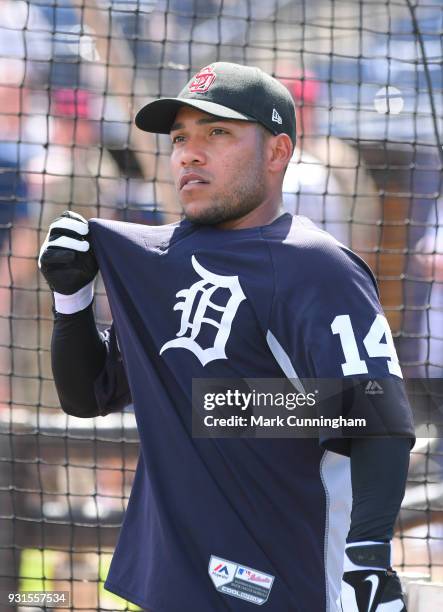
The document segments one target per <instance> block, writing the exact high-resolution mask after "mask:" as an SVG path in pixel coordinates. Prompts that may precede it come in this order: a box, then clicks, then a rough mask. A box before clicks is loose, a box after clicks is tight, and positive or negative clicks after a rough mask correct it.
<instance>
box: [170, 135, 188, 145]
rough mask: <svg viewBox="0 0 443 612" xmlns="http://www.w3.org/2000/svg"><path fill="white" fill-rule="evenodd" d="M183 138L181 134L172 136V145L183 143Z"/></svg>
mask: <svg viewBox="0 0 443 612" xmlns="http://www.w3.org/2000/svg"><path fill="white" fill-rule="evenodd" d="M184 140H185V137H184V136H182V135H181V134H177V136H173V138H172V144H178V143H180V142H184Z"/></svg>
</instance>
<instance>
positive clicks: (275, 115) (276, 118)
mask: <svg viewBox="0 0 443 612" xmlns="http://www.w3.org/2000/svg"><path fill="white" fill-rule="evenodd" d="M272 121H274V123H279V124H280V125H281V124H282V123H283V119H282V118H281V117H280V115H279V113H278V112H277V111H276V109H275V108H273V109H272Z"/></svg>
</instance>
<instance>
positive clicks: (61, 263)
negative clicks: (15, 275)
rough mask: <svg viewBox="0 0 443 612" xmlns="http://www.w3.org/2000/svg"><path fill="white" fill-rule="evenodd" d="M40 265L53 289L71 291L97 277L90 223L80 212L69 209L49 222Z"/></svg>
mask: <svg viewBox="0 0 443 612" xmlns="http://www.w3.org/2000/svg"><path fill="white" fill-rule="evenodd" d="M38 267H39V268H40V270H41V272H42V274H43V276H44V277H45V279H46V281H47V283H48V285H49V286H50V288H51V289H52V291H56V292H57V293H61V294H63V295H72V294H73V293H76V292H77V291H79V289H82V288H83V287H85V286H86V285H88V284H89V283H90V282H91V281H93V280H94V278H95V276H96V274H97V272H98V265H97V260H96V259H95V256H94V253H93V251H92V247H91V244H90V236H89V226H88V222H87V221H86V219H84V218H83V217H82V216H81V215H79V214H77V213H75V212H72V211H66V212H64V213H63V214H62V215H61V216H60V217H57V219H55V221H53V222H52V223H51V225H50V226H49V232H48V235H47V236H46V238H45V241H44V243H43V244H42V246H41V249H40V255H39V258H38Z"/></svg>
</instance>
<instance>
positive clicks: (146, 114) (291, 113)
mask: <svg viewBox="0 0 443 612" xmlns="http://www.w3.org/2000/svg"><path fill="white" fill-rule="evenodd" d="M182 106H191V107H192V108H197V109H198V110H201V111H203V112H205V113H209V114H210V115H214V116H215V117H221V118H223V119H238V120H239V121H251V122H255V123H260V124H261V125H263V126H264V127H265V128H267V129H268V130H269V131H270V132H272V133H273V134H287V135H288V136H289V137H290V138H291V140H292V143H293V144H294V145H295V106H294V102H293V100H292V96H291V94H290V93H289V91H288V90H287V88H286V87H285V86H284V85H282V84H281V83H280V82H279V81H277V79H274V78H273V77H271V76H270V75H269V74H266V72H263V70H260V68H255V67H252V66H242V65H240V64H232V63H230V62H215V63H214V64H210V65H209V66H205V67H204V68H202V69H201V70H199V72H197V74H195V75H194V76H193V77H192V79H191V80H190V81H189V82H188V83H187V84H186V86H185V87H184V88H183V89H182V90H181V92H180V93H179V94H178V97H177V98H161V99H159V100H154V101H153V102H150V103H149V104H146V106H144V107H143V108H142V109H140V110H139V112H138V113H137V115H136V117H135V124H136V126H137V127H138V128H140V129H141V130H144V131H145V132H153V133H155V134H169V132H170V131H171V127H172V125H173V123H174V120H175V116H176V114H177V111H178V109H179V108H180V107H182Z"/></svg>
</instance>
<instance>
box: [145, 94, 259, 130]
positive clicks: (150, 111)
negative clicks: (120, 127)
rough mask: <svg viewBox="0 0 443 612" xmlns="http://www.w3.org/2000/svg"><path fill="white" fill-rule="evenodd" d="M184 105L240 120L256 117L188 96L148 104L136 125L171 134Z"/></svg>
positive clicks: (225, 117)
mask: <svg viewBox="0 0 443 612" xmlns="http://www.w3.org/2000/svg"><path fill="white" fill-rule="evenodd" d="M182 106H190V107H192V108H197V109H198V110H201V111H203V112H205V113H208V114H210V115H214V116H215V117H221V118H223V119H238V120H239V121H253V122H256V119H253V118H252V117H248V116H247V115H244V114H243V113H239V112H237V111H235V110H232V108H228V107H226V106H222V105H221V104H216V103H215V102H209V101H208V100H194V99H187V98H162V99H161V100H154V102H150V103H149V104H146V106H144V107H143V108H142V109H140V110H139V111H138V113H137V115H136V116H135V125H136V126H137V127H138V128H140V129H141V130H143V131H144V132H153V133H154V134H169V132H170V131H171V127H172V125H173V123H174V120H175V116H176V115H177V111H178V109H179V108H181V107H182Z"/></svg>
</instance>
